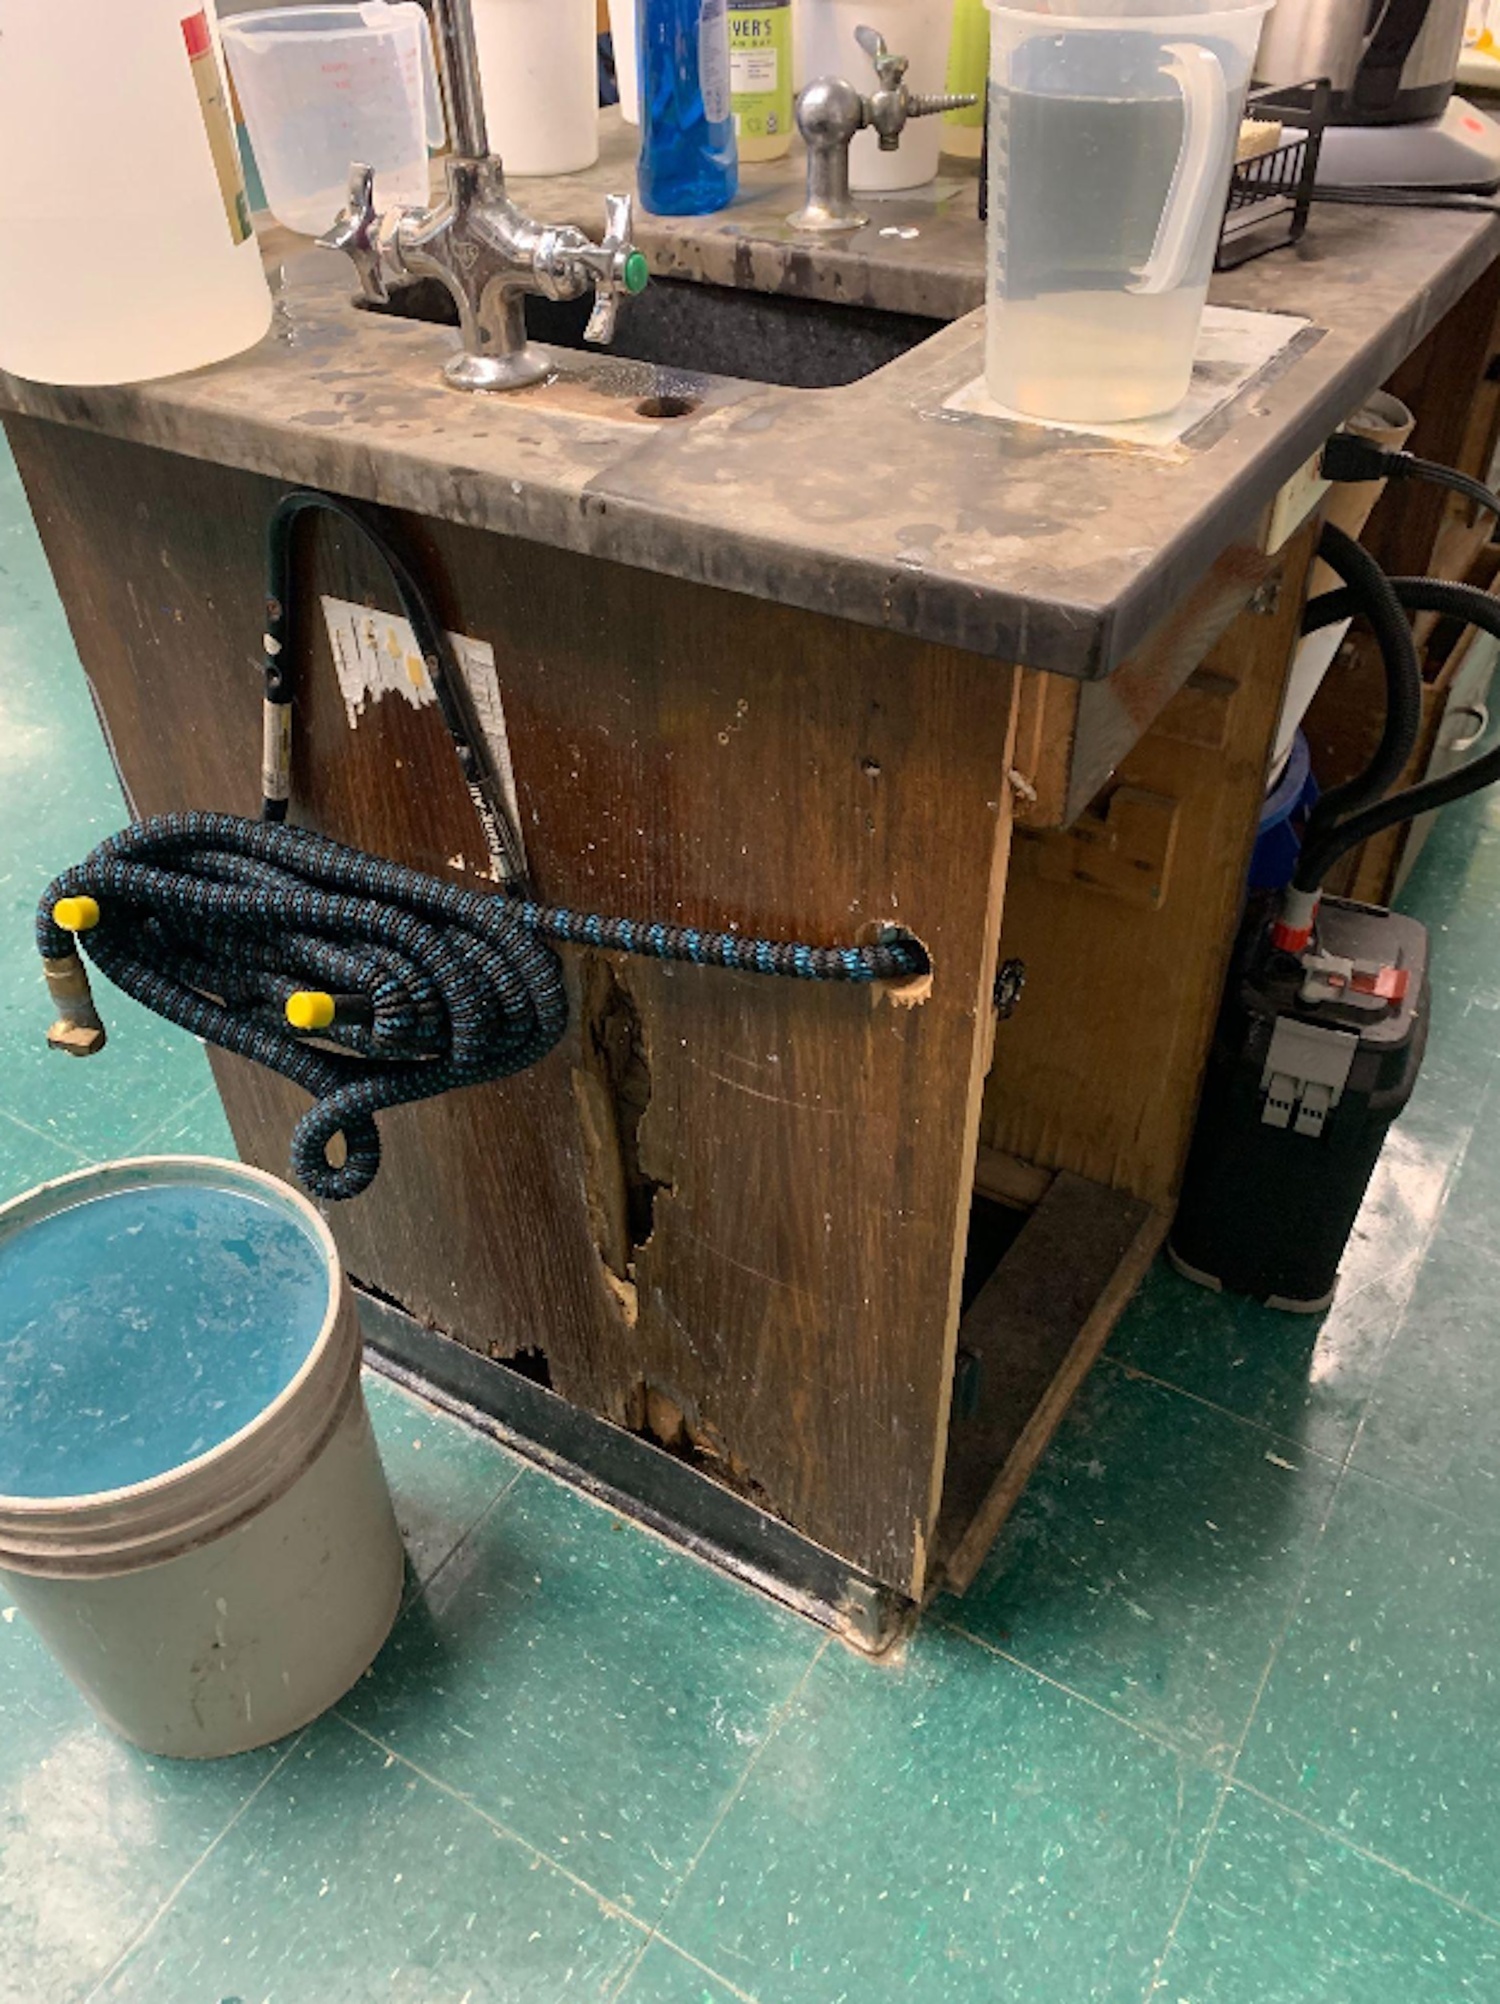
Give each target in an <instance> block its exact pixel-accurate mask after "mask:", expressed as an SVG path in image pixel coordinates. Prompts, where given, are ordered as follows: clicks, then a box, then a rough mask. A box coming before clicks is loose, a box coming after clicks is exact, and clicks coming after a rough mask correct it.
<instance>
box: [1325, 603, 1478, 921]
mask: <svg viewBox="0 0 1500 2004" xmlns="http://www.w3.org/2000/svg"><path fill="white" fill-rule="evenodd" d="M1386 582H1387V583H1388V584H1389V585H1390V587H1391V590H1392V592H1393V593H1394V595H1395V597H1396V599H1397V601H1398V602H1399V603H1400V605H1401V606H1402V608H1403V610H1404V611H1406V612H1408V613H1411V612H1435V613H1439V614H1442V615H1444V616H1445V617H1447V618H1451V619H1461V620H1462V621H1463V622H1464V624H1465V625H1467V626H1477V627H1479V628H1480V630H1481V631H1482V632H1484V633H1488V634H1491V635H1493V636H1494V637H1495V638H1496V639H1500V599H1494V598H1492V597H1491V596H1490V594H1489V593H1488V592H1487V591H1481V590H1480V589H1479V588H1478V586H1477V585H1462V584H1448V583H1446V582H1445V581H1443V580H1442V579H1440V578H1389V579H1387V580H1386ZM1364 609H1365V608H1364V606H1363V604H1362V603H1361V602H1360V598H1359V594H1358V592H1357V591H1351V590H1350V589H1349V588H1348V587H1347V586H1346V587H1345V589H1344V590H1343V591H1332V592H1325V593H1324V594H1323V595H1322V597H1320V598H1315V599H1314V600H1313V601H1312V603H1311V604H1310V605H1309V606H1308V608H1307V614H1306V619H1305V621H1304V625H1303V631H1304V632H1307V633H1312V632H1316V631H1317V630H1318V628H1319V627H1323V626H1331V625H1333V624H1334V623H1335V621H1337V620H1341V619H1349V618H1352V617H1353V616H1354V615H1355V614H1357V613H1360V612H1363V611H1364ZM1496 780H1500V744H1497V745H1493V746H1491V748H1490V749H1489V750H1488V751H1487V752H1481V753H1480V755H1479V756H1478V757H1477V758H1472V759H1470V760H1468V762H1467V763H1466V764H1464V765H1459V766H1455V767H1454V768H1453V770H1452V771H1451V772H1445V773H1443V774H1441V775H1440V776H1439V777H1438V778H1436V779H1427V780H1423V781H1422V782H1421V783H1420V785H1417V786H1409V787H1407V788H1406V789H1405V791H1404V792H1401V793H1393V794H1392V795H1391V796H1390V798H1389V799H1387V800H1378V801H1375V802H1374V803H1373V804H1371V805H1370V806H1367V807H1362V808H1360V809H1359V810H1358V811H1357V812H1356V813H1352V814H1350V815H1349V816H1348V817H1347V818H1346V819H1344V820H1342V821H1340V822H1339V824H1338V826H1337V827H1336V828H1332V829H1329V830H1327V831H1326V833H1324V834H1323V835H1322V836H1321V838H1320V842H1319V848H1318V852H1317V854H1316V855H1315V856H1314V858H1313V861H1312V864H1311V866H1310V867H1307V868H1305V869H1304V868H1302V867H1299V869H1298V872H1297V876H1296V879H1295V880H1294V881H1295V882H1296V884H1297V886H1298V887H1299V888H1300V889H1304V890H1311V889H1315V888H1316V887H1317V885H1318V884H1319V883H1321V882H1322V880H1323V878H1324V877H1326V876H1327V874H1328V872H1329V870H1330V869H1332V867H1333V865H1334V864H1335V863H1336V862H1337V861H1338V859H1339V858H1340V856H1343V855H1346V854H1347V853H1348V851H1349V850H1350V849H1352V848H1354V847H1355V846H1356V845H1357V844H1358V843H1360V842H1364V841H1367V840H1368V839H1369V838H1370V836H1372V835H1378V834H1380V833H1381V831H1382V830H1383V829H1386V828H1394V827H1395V826H1396V825H1397V823H1398V822H1402V821H1411V820H1414V819H1415V818H1416V816H1417V815H1419V814H1427V813H1430V812H1431V811H1432V810H1433V809H1434V808H1438V807H1446V806H1448V805H1449V803H1450V802H1452V801H1455V800H1466V799H1467V798H1468V796H1469V795H1470V794H1471V793H1478V792H1480V791H1481V790H1482V789H1483V788H1484V787H1486V786H1493V785H1494V783H1495V781H1496ZM1311 832H1312V831H1311V829H1309V834H1311ZM1307 856H1308V849H1307V846H1306V845H1304V847H1303V851H1302V863H1303V864H1304V865H1306V863H1307Z"/></svg>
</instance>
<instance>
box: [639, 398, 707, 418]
mask: <svg viewBox="0 0 1500 2004" xmlns="http://www.w3.org/2000/svg"><path fill="white" fill-rule="evenodd" d="M701 401H702V399H701V398H699V397H642V398H641V400H640V402H639V403H638V404H637V405H636V407H635V410H636V416H637V417H650V418H674V417H691V416H692V415H693V412H694V411H695V410H697V408H698V405H699V403H700V402H701Z"/></svg>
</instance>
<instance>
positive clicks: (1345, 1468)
mask: <svg viewBox="0 0 1500 2004" xmlns="http://www.w3.org/2000/svg"><path fill="white" fill-rule="evenodd" d="M1348 1473H1349V1463H1348V1461H1347V1459H1346V1460H1345V1461H1344V1462H1343V1463H1342V1465H1341V1466H1340V1468H1339V1470H1338V1472H1337V1474H1336V1475H1335V1476H1334V1478H1333V1485H1332V1487H1331V1488H1330V1490H1329V1492H1328V1496H1327V1499H1326V1501H1325V1502H1324V1505H1323V1515H1322V1518H1321V1520H1320V1521H1319V1524H1318V1528H1317V1531H1316V1533H1315V1535H1314V1536H1313V1538H1312V1539H1311V1540H1310V1542H1309V1544H1308V1548H1307V1556H1306V1558H1305V1559H1304V1561H1303V1564H1302V1569H1301V1571H1300V1573H1299V1574H1298V1576H1297V1583H1296V1585H1295V1586H1294V1587H1293V1589H1292V1591H1291V1593H1290V1595H1289V1596H1288V1598H1287V1605H1286V1615H1285V1619H1284V1620H1283V1621H1282V1624H1281V1627H1280V1630H1279V1631H1278V1632H1277V1634H1276V1635H1274V1636H1273V1637H1272V1640H1271V1647H1270V1649H1269V1651H1268V1652H1267V1655H1266V1661H1265V1665H1264V1667H1263V1668H1262V1670H1261V1673H1260V1677H1259V1678H1258V1680H1257V1682H1256V1686H1255V1691H1254V1694H1253V1695H1252V1697H1251V1700H1250V1709H1249V1711H1248V1712H1247V1713H1246V1714H1245V1723H1244V1725H1243V1727H1242V1728H1241V1730H1240V1736H1239V1738H1238V1740H1237V1741H1236V1742H1235V1745H1234V1748H1233V1750H1232V1751H1231V1753H1230V1756H1229V1762H1228V1765H1227V1766H1226V1768H1225V1770H1224V1777H1225V1780H1226V1781H1228V1782H1231V1783H1232V1782H1233V1781H1234V1778H1235V1775H1236V1773H1237V1772H1238V1769H1239V1764H1240V1757H1241V1756H1242V1754H1243V1753H1244V1751H1245V1746H1246V1743H1247V1742H1248V1740H1249V1738H1250V1734H1251V1731H1252V1729H1253V1727H1254V1725H1255V1721H1256V1717H1257V1715H1258V1714H1259V1712H1260V1707H1261V1701H1262V1699H1263V1698H1264V1697H1265V1695H1266V1687H1267V1686H1268V1685H1269V1683H1270V1681H1271V1673H1272V1671H1273V1670H1274V1669H1275V1668H1276V1661H1277V1658H1278V1657H1279V1656H1280V1654H1281V1650H1282V1646H1283V1644H1284V1643H1285V1641H1286V1639H1287V1637H1288V1636H1289V1635H1290V1634H1291V1632H1292V1629H1293V1627H1294V1625H1295V1624H1296V1620H1297V1617H1298V1615H1299V1614H1300V1613H1301V1611H1302V1606H1303V1602H1304V1600H1305V1599H1306V1596H1307V1584H1308V1581H1309V1580H1310V1579H1311V1578H1312V1574H1313V1567H1314V1566H1315V1565H1316V1564H1317V1559H1318V1554H1319V1552H1320V1551H1321V1550H1322V1549H1323V1540H1324V1539H1325V1538H1326V1537H1327V1535H1328V1526H1329V1524H1330V1522H1331V1521H1332V1518H1333V1512H1334V1508H1335V1506H1336V1505H1337V1503H1338V1499H1339V1497H1340V1496H1341V1495H1342V1493H1343V1489H1344V1482H1345V1478H1346V1477H1347V1475H1348Z"/></svg>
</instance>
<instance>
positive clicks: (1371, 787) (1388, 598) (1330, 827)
mask: <svg viewBox="0 0 1500 2004" xmlns="http://www.w3.org/2000/svg"><path fill="white" fill-rule="evenodd" d="M1318 555H1319V556H1320V557H1321V558H1322V559H1323V561H1324V563H1326V564H1327V565H1328V567H1329V569H1330V570H1332V571H1335V572H1336V573H1337V574H1338V576H1339V577H1341V578H1342V579H1343V580H1344V585H1345V589H1344V590H1343V591H1342V592H1325V593H1324V594H1323V596H1322V597H1321V598H1316V599H1314V600H1313V602H1312V604H1311V605H1309V606H1308V608H1307V611H1306V613H1305V614H1304V615H1303V620H1302V631H1303V632H1304V633H1316V632H1318V631H1319V630H1320V628H1322V627H1325V626H1330V625H1332V624H1333V622H1334V620H1335V619H1337V618H1344V619H1348V618H1351V617H1352V616H1353V615H1354V614H1356V613H1357V614H1359V615H1361V616H1362V617H1363V618H1364V619H1365V620H1366V621H1367V622H1368V623H1369V626H1370V628H1371V630H1372V632H1373V633H1374V635H1375V639H1376V642H1377V644H1378V646H1379V648H1380V658H1381V660H1382V661H1383V662H1384V664H1385V726H1384V729H1383V730H1382V732H1381V735H1380V743H1379V745H1378V747H1377V748H1376V752H1375V756H1374V758H1373V759H1371V761H1370V763H1369V765H1368V766H1367V767H1366V768H1365V770H1364V771H1363V772H1361V773H1357V774H1356V775H1355V777H1354V778H1353V779H1350V780H1346V781H1345V783H1344V784H1343V785H1342V786H1334V787H1330V788H1329V790H1328V792H1327V793H1325V794H1324V795H1323V797H1322V799H1321V800H1320V801H1319V802H1318V804H1317V806H1316V807H1315V808H1314V809H1313V811H1312V813H1311V815H1310V816H1309V817H1308V824H1307V834H1306V836H1305V838H1304V840H1303V844H1302V854H1301V856H1300V857H1299V859H1298V863H1297V873H1296V875H1295V877H1294V878H1293V880H1292V881H1293V883H1294V885H1295V886H1296V888H1297V889H1298V890H1299V891H1311V890H1316V889H1317V887H1318V885H1319V884H1320V883H1321V882H1322V881H1323V878H1324V877H1325V876H1326V875H1327V874H1328V868H1329V862H1330V861H1331V858H1330V857H1327V856H1326V854H1325V852H1326V850H1327V846H1328V843H1329V841H1330V840H1331V839H1332V837H1333V835H1334V833H1335V831H1336V829H1337V828H1338V827H1339V826H1340V824H1342V823H1343V821H1344V820H1345V818H1346V817H1347V816H1348V815H1350V814H1354V813H1358V812H1359V811H1360V810H1361V809H1363V808H1365V807H1368V806H1371V805H1372V804H1373V803H1374V802H1375V801H1377V800H1379V799H1380V798H1381V796H1382V795H1383V794H1385V793H1388V792H1389V791H1390V789H1391V788H1392V787H1393V786H1394V785H1395V784H1396V781H1397V780H1398V779H1399V778H1400V777H1401V775H1402V773H1403V772H1404V771H1405V770H1406V767H1407V763H1408V761H1409V760H1410V758H1411V755H1412V753H1413V751H1415V749H1416V744H1417V733H1418V731H1419V730H1420V729H1421V724H1422V668H1421V663H1420V662H1419V661H1418V659H1417V645H1416V642H1415V640H1414V639H1413V638H1412V631H1411V624H1410V622H1409V621H1408V619H1407V617H1406V614H1405V613H1404V612H1403V611H1402V609H1401V601H1400V599H1399V598H1398V597H1397V596H1396V592H1395V589H1394V587H1393V586H1392V583H1391V580H1390V579H1389V578H1388V577H1387V576H1386V574H1385V572H1384V571H1383V570H1382V569H1381V568H1380V566H1379V564H1377V563H1376V561H1375V559H1374V558H1373V557H1372V556H1371V555H1370V553H1369V551H1368V550H1365V549H1362V548H1361V547H1360V545H1359V544H1358V543H1356V542H1355V540H1354V538H1353V537H1352V536H1349V535H1346V534H1345V533H1344V531H1343V530H1342V529H1339V528H1335V527H1334V525H1333V524H1332V523H1331V522H1329V523H1325V524H1324V527H1323V534H1322V536H1321V538H1320V539H1319V542H1318ZM1332 599H1337V600H1339V602H1340V604H1341V605H1344V607H1345V609H1344V610H1343V611H1342V612H1338V613H1329V612H1328V611H1327V610H1326V608H1327V606H1328V604H1329V601H1330V600H1332ZM1335 853H1336V854H1339V855H1342V853H1343V849H1342V848H1340V849H1339V850H1338V851H1336V852H1335Z"/></svg>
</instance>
